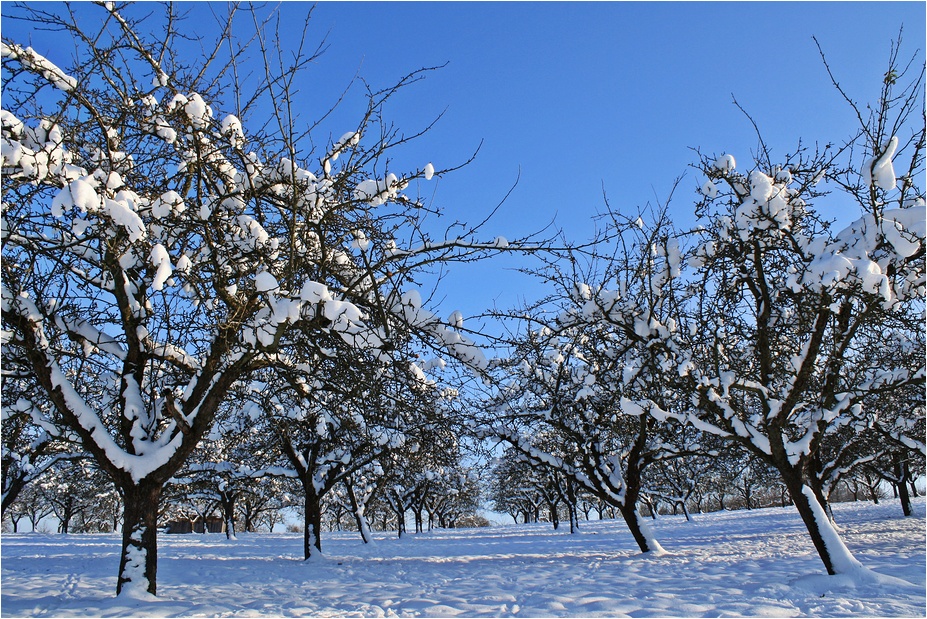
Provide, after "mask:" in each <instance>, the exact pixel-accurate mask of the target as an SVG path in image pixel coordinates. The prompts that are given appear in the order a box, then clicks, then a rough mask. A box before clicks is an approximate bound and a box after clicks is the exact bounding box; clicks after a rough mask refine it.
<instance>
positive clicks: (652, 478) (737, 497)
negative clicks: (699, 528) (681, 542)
mask: <svg viewBox="0 0 927 619" xmlns="http://www.w3.org/2000/svg"><path fill="white" fill-rule="evenodd" d="M906 464H907V465H908V466H909V468H908V472H909V475H908V477H907V479H906V481H905V483H906V487H905V488H904V489H902V490H901V491H899V488H900V484H901V481H900V480H899V479H898V478H897V476H896V474H895V463H894V462H892V459H891V458H882V459H881V460H876V461H874V462H871V463H867V464H866V465H863V466H860V467H858V468H857V469H854V470H853V471H851V472H849V473H848V474H846V475H844V476H842V477H841V479H840V481H839V483H837V484H835V485H834V486H832V487H831V489H830V493H829V495H828V497H827V498H828V502H829V503H841V502H847V501H872V502H874V503H876V504H878V503H879V501H880V500H882V499H886V498H888V497H893V498H895V499H899V498H900V497H901V496H904V495H906V496H907V497H908V500H910V498H911V497H917V496H921V495H922V494H923V493H924V486H923V483H922V481H921V485H920V487H919V486H918V480H922V478H923V475H924V459H923V458H920V457H917V456H916V455H914V456H912V457H911V459H910V460H909V461H908V462H907V463H906ZM486 496H487V500H488V501H489V505H490V507H491V509H492V510H493V511H495V512H498V513H501V514H508V515H509V516H510V517H511V518H512V521H513V522H515V523H519V522H520V523H529V522H549V523H551V524H552V525H553V527H554V528H555V529H559V528H560V525H561V523H571V524H572V525H573V527H574V528H573V530H572V531H571V532H577V531H578V524H579V521H580V520H596V519H602V518H617V517H620V516H619V514H618V511H617V509H616V508H615V507H614V506H613V505H610V504H609V503H607V502H605V501H603V500H602V499H600V498H598V497H597V496H596V495H595V494H594V493H592V492H590V491H589V490H587V489H586V488H585V487H583V486H577V485H576V484H575V483H574V482H572V481H571V480H570V478H569V477H564V476H562V475H557V474H556V471H549V470H545V469H539V468H537V467H534V466H532V465H531V464H529V462H528V461H526V460H525V459H522V458H521V457H520V456H519V455H518V453H517V452H516V451H515V450H512V449H508V450H506V451H505V453H504V456H503V457H502V458H500V459H499V461H498V462H497V463H496V465H495V467H494V468H493V470H492V474H491V476H490V479H489V483H488V487H487V493H486ZM791 504H792V500H791V497H790V496H789V492H788V489H787V488H786V487H785V485H784V484H783V483H782V481H781V479H780V478H779V475H778V474H777V473H776V471H775V469H772V468H770V467H769V466H768V465H766V464H765V463H764V462H763V461H762V460H759V459H758V458H756V457H754V456H751V455H750V454H749V453H744V452H733V453H719V454H718V455H717V456H713V457H691V458H685V459H676V460H671V461H668V462H661V463H657V464H655V465H654V466H653V469H652V470H651V471H650V472H649V475H648V477H647V479H646V483H645V485H644V489H643V491H642V492H641V497H640V506H639V509H640V512H641V514H642V515H643V516H645V517H647V518H653V519H656V518H657V517H658V516H659V515H669V514H672V515H674V516H675V515H683V516H685V517H686V519H687V520H688V519H690V517H691V514H703V513H710V512H715V511H722V510H740V509H747V510H749V509H761V508H766V507H786V506H789V505H791ZM909 507H910V505H909ZM571 515H573V516H574V518H575V520H574V519H571Z"/></svg>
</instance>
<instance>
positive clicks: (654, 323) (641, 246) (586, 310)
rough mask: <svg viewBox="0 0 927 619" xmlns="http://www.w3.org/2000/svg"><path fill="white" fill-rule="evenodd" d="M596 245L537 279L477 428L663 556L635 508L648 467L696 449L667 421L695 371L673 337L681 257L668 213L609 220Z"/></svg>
mask: <svg viewBox="0 0 927 619" xmlns="http://www.w3.org/2000/svg"><path fill="white" fill-rule="evenodd" d="M593 249H594V252H595V253H593V254H592V256H591V257H590V258H588V259H585V258H583V257H582V256H581V255H579V254H574V255H569V256H568V258H569V259H568V260H563V261H560V262H554V261H551V262H550V263H549V264H548V265H547V266H546V267H545V268H544V269H542V270H540V271H538V272H537V274H538V275H539V276H540V277H541V278H543V279H544V280H546V281H547V282H549V283H550V286H551V288H552V289H553V292H552V293H551V295H550V298H548V299H545V300H544V301H542V302H541V303H539V304H538V306H537V309H535V310H534V311H533V312H532V311H527V312H521V313H520V314H521V315H523V316H527V317H528V318H527V320H526V322H527V324H528V326H527V327H526V329H525V330H526V333H525V335H524V336H523V337H521V338H520V339H519V340H516V344H515V348H514V350H513V352H512V353H511V354H510V362H509V373H508V375H506V376H504V377H503V378H500V381H499V382H500V385H501V387H500V389H499V393H498V394H496V395H494V396H493V400H492V401H493V402H494V405H493V406H492V407H491V408H490V409H489V411H490V412H489V417H491V418H492V419H491V420H490V421H487V424H486V426H485V429H484V432H485V434H487V435H489V436H495V437H498V438H500V439H502V440H503V441H505V442H506V443H508V444H509V445H511V446H512V447H514V448H515V449H517V450H519V451H520V452H521V453H522V455H523V456H524V457H526V458H528V459H529V460H530V461H531V462H532V463H533V464H535V465H537V466H543V467H550V468H553V469H556V470H557V471H559V472H560V474H562V475H564V476H566V477H567V478H569V479H570V480H571V481H572V482H573V483H574V484H576V485H577V486H579V487H584V488H586V489H587V490H589V491H590V492H592V493H593V494H594V495H595V496H596V497H598V498H599V499H601V500H602V501H604V502H606V503H608V504H609V505H612V506H614V507H616V508H618V510H619V511H620V512H621V514H622V517H623V518H624V519H625V522H626V523H627V525H628V528H629V530H630V531H631V533H632V534H633V536H634V539H635V541H636V542H637V544H638V546H639V547H640V549H641V551H642V552H650V551H661V550H662V549H661V547H660V545H659V543H658V542H657V541H656V539H655V538H654V537H653V534H652V532H651V530H650V528H649V525H648V524H647V523H646V521H644V520H643V519H642V518H641V515H640V513H639V511H638V505H637V503H638V499H639V498H640V496H641V491H642V489H643V487H644V471H645V470H646V468H647V467H648V466H650V465H651V464H653V463H654V462H656V461H658V460H661V459H665V458H675V457H680V456H682V455H683V454H685V453H687V452H690V451H693V450H696V449H697V448H698V444H697V436H696V435H697V433H694V434H693V435H692V436H691V438H692V440H693V441H694V442H693V443H692V444H691V445H688V444H682V443H683V442H684V441H681V440H674V439H681V438H690V435H689V434H680V433H678V432H674V431H673V429H672V428H671V427H670V426H669V424H670V423H673V422H671V421H667V416H666V415H667V411H671V410H678V409H679V406H680V404H681V402H683V401H684V400H683V399H682V391H680V389H678V388H677V387H678V386H679V385H680V384H681V383H680V379H681V377H683V376H685V375H686V373H687V372H688V371H689V367H690V365H691V364H690V363H689V360H688V354H687V353H686V351H685V350H683V349H682V348H680V347H679V346H678V345H677V343H676V341H675V340H674V339H673V335H674V334H675V333H676V332H677V331H678V330H679V329H682V328H684V327H686V325H684V324H681V323H680V322H679V321H678V311H677V307H678V305H679V304H680V303H681V302H682V300H683V299H684V298H685V289H684V288H683V287H682V286H681V284H680V281H681V280H680V272H681V271H680V270H681V266H682V264H681V260H682V254H681V252H680V248H679V245H678V241H677V239H676V238H675V236H674V235H673V234H672V229H671V226H670V224H669V222H668V220H667V218H666V216H665V214H663V215H658V217H657V221H656V222H655V223H654V224H653V225H651V226H647V225H646V224H645V223H644V222H643V219H642V218H640V217H638V218H635V219H633V220H631V219H629V218H624V217H622V216H620V215H619V214H617V213H615V214H613V216H612V222H611V226H610V228H609V230H608V232H607V234H605V236H604V238H603V239H601V240H600V241H599V242H598V243H597V245H596V246H594V247H593ZM539 435H543V436H545V439H544V443H546V444H547V445H550V446H553V449H551V448H550V447H548V448H545V446H544V444H541V443H539V442H538V441H537V440H533V437H537V436H539Z"/></svg>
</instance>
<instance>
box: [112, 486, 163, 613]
mask: <svg viewBox="0 0 927 619" xmlns="http://www.w3.org/2000/svg"><path fill="white" fill-rule="evenodd" d="M121 490H122V499H123V519H122V554H121V556H120V559H119V579H118V581H117V582H116V595H121V594H123V593H128V592H131V593H141V592H147V593H150V594H151V595H156V594H157V572H158V501H159V499H160V498H161V490H162V484H160V483H157V482H151V481H148V482H146V481H145V480H142V482H140V483H138V484H135V485H131V486H125V487H123V488H122V489H121Z"/></svg>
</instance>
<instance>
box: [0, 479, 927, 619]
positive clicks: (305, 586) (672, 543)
mask: <svg viewBox="0 0 927 619" xmlns="http://www.w3.org/2000/svg"><path fill="white" fill-rule="evenodd" d="M835 512H836V516H837V520H838V522H839V524H840V527H841V534H842V535H843V539H844V540H845V541H846V543H847V546H849V548H850V550H852V551H853V553H854V554H855V556H856V557H857V558H858V559H859V560H860V561H861V562H862V563H863V564H864V565H866V566H867V567H869V568H872V569H873V570H875V571H877V572H879V573H881V574H885V575H890V576H894V577H897V578H901V579H904V580H906V581H908V582H910V583H912V585H911V586H904V585H900V584H894V585H871V584H854V583H852V582H850V581H848V580H846V579H840V578H839V577H838V578H828V577H824V576H819V574H821V573H822V567H821V563H820V561H819V559H818V558H817V556H816V555H815V553H814V550H813V548H812V547H811V543H810V541H808V537H807V534H806V532H805V529H804V527H803V526H802V524H801V522H800V521H799V519H798V516H797V515H796V513H795V511H794V509H792V508H785V509H782V508H775V509H766V510H756V511H752V512H746V511H738V512H727V513H716V514H710V515H703V516H699V515H695V516H694V521H693V522H690V523H686V522H685V521H684V519H683V518H682V517H681V516H679V517H663V518H660V519H658V520H657V521H656V523H655V529H656V534H657V536H658V538H659V539H660V541H661V543H662V544H663V545H664V546H665V547H666V550H667V551H668V553H669V554H668V555H665V556H660V557H649V558H647V557H644V556H642V555H640V554H639V553H638V552H636V551H635V545H634V542H633V540H632V539H631V536H630V534H629V533H628V532H627V530H626V529H625V528H624V526H623V524H621V522H618V521H602V522H584V523H583V525H582V533H581V534H579V535H570V534H569V532H568V531H563V530H562V528H561V531H560V532H554V531H553V530H552V529H551V527H550V525H546V524H541V525H528V526H524V525H518V526H505V527H493V528H489V529H464V530H457V531H454V530H448V531H438V530H436V531H433V532H431V533H426V534H420V535H411V534H410V535H408V536H406V537H403V539H402V540H397V539H394V538H393V537H385V536H379V537H378V539H377V542H376V543H375V544H374V545H370V546H364V545H363V544H362V543H361V542H360V540H359V539H358V538H357V535H356V534H353V533H334V534H329V535H327V537H326V538H325V540H324V543H325V557H324V558H322V559H319V560H315V561H312V562H310V563H304V562H303V561H301V560H300V557H301V556H302V554H301V553H302V547H301V543H302V538H301V536H299V535H296V534H287V535H282V534H281V535H239V539H238V541H232V542H229V541H226V540H225V537H224V536H222V535H217V534H211V535H205V536H204V535H174V536H168V535H162V536H161V538H160V543H161V546H160V553H159V554H160V563H159V572H158V586H159V593H160V596H159V598H158V600H157V601H153V602H145V601H136V600H124V599H116V598H114V597H113V591H114V590H115V584H116V583H115V572H116V567H117V553H118V547H119V544H118V539H117V537H116V536H113V535H71V536H60V535H40V534H17V535H12V534H4V535H3V536H2V538H0V542H2V549H0V551H2V588H0V592H2V607H0V614H2V615H3V617H19V616H36V617H47V616H94V617H115V616H152V617H154V616H159V617H161V616H164V617H174V616H233V615H234V616H301V615H311V616H389V617H394V616H398V617H406V616H429V617H453V616H468V617H472V616H526V617H549V616H558V617H564V616H581V617H595V616H631V617H652V616H686V617H699V616H716V617H717V616H744V615H746V616H775V617H784V616H830V617H838V616H861V617H882V616H906V617H923V616H925V568H927V566H925V545H924V542H925V521H924V499H923V498H920V499H916V502H915V517H912V518H902V516H901V509H900V507H899V506H898V503H897V502H896V501H887V502H886V503H885V504H882V505H878V506H873V505H872V504H866V503H856V504H841V505H836V506H835Z"/></svg>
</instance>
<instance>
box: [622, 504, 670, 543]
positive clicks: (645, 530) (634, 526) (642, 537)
mask: <svg viewBox="0 0 927 619" xmlns="http://www.w3.org/2000/svg"><path fill="white" fill-rule="evenodd" d="M618 511H619V512H621V517H622V518H624V521H625V524H627V525H628V530H629V531H630V532H631V535H633V536H634V541H635V542H637V546H638V548H640V549H641V552H645V553H646V552H663V547H662V546H660V543H659V542H657V540H656V538H654V536H653V533H652V532H651V530H650V525H649V524H647V523H646V522H645V521H644V520H642V518H641V515H640V512H638V511H637V505H635V504H631V505H627V506H626V505H620V506H619V507H618Z"/></svg>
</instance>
